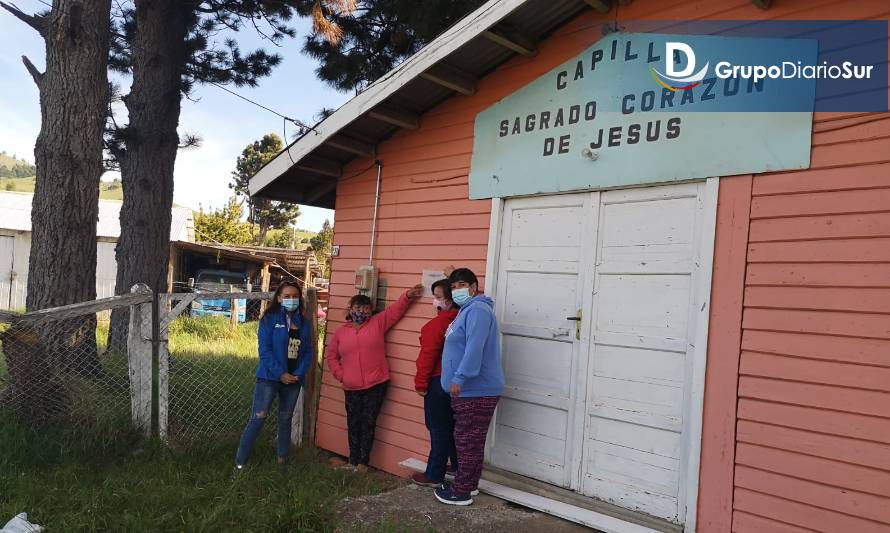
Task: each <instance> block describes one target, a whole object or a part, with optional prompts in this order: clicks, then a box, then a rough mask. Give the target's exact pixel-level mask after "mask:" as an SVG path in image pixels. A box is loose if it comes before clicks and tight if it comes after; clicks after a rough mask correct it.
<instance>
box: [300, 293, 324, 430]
mask: <svg viewBox="0 0 890 533" xmlns="http://www.w3.org/2000/svg"><path fill="white" fill-rule="evenodd" d="M303 298H304V300H305V303H306V314H307V315H308V316H307V318H308V319H309V322H310V323H311V324H312V348H313V352H315V351H316V350H318V291H316V290H315V288H313V287H309V284H308V283H306V284H305V285H304V289H303ZM319 351H320V350H319ZM321 360H322V358H321V354H320V353H317V354H316V357H315V360H314V361H312V364H311V365H309V371H308V372H306V383H305V385H304V389H305V390H304V394H303V396H304V398H305V402H304V408H303V442H304V443H306V444H307V445H308V446H311V447H314V446H315V422H316V420H317V418H318V399H319V394H320V392H321V370H320V368H319V361H321Z"/></svg>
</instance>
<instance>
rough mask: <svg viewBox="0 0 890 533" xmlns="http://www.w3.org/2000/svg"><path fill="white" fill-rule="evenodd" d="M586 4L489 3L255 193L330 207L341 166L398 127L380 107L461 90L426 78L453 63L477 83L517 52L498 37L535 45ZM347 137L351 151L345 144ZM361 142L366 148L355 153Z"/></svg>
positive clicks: (562, 0)
mask: <svg viewBox="0 0 890 533" xmlns="http://www.w3.org/2000/svg"><path fill="white" fill-rule="evenodd" d="M607 4H608V2H607V3H606V5H607ZM586 9H590V5H589V4H588V3H587V2H585V1H584V0H491V1H489V2H487V3H485V4H484V5H482V6H481V7H480V8H479V9H477V10H476V11H474V12H472V13H470V14H469V15H467V16H466V17H465V18H464V19H462V20H461V21H459V22H458V23H457V24H455V25H454V26H452V27H451V28H449V29H447V30H446V31H445V32H444V33H442V35H440V36H439V37H437V38H436V39H434V40H433V41H432V42H430V43H429V44H428V45H427V46H425V47H424V48H423V49H422V50H420V51H419V52H417V53H416V54H414V55H413V56H411V57H410V58H408V59H407V60H405V61H404V62H403V63H402V64H401V65H399V66H398V67H396V68H395V69H393V70H391V71H390V72H388V73H387V74H386V75H384V76H383V77H381V78H380V79H379V80H377V81H376V82H374V83H373V84H371V85H370V86H369V87H368V88H367V89H365V90H364V91H363V92H361V93H360V94H358V95H357V96H356V97H354V98H353V99H352V100H350V101H349V102H347V103H346V104H344V105H343V106H342V107H340V109H338V110H337V111H335V112H334V113H333V114H331V115H330V116H329V117H327V118H326V119H325V120H323V121H322V122H320V123H319V124H317V125H316V127H315V128H314V130H312V131H310V132H308V133H307V134H306V135H304V136H303V137H301V138H299V139H297V140H296V141H295V142H293V143H292V144H291V145H289V146H288V147H287V149H286V150H285V151H283V152H282V153H281V154H279V155H278V156H277V157H276V158H274V159H273V160H272V161H270V162H269V163H268V164H267V165H266V166H264V167H263V168H262V169H260V171H259V172H258V173H257V174H256V175H255V176H254V177H253V178H251V180H250V191H251V194H253V195H255V196H258V197H262V198H270V199H273V200H286V201H292V202H298V203H301V204H305V205H313V206H317V207H326V208H329V209H333V208H334V199H335V195H336V188H335V185H336V181H337V180H338V179H339V176H341V175H342V167H343V165H345V164H346V163H348V162H349V161H351V160H353V159H355V158H356V157H361V155H360V153H363V152H372V151H373V147H374V146H376V144H378V143H380V142H381V141H383V140H385V139H387V138H389V137H390V136H391V135H392V134H393V133H394V132H396V131H397V130H398V129H399V128H400V126H398V125H395V123H393V121H392V120H390V121H385V120H383V119H381V118H380V113H381V112H382V111H386V110H389V111H393V110H394V111H396V112H397V113H399V112H401V113H405V112H408V113H413V114H414V115H416V116H420V115H422V114H423V113H425V112H426V111H428V110H430V109H432V108H433V107H435V106H436V105H438V104H439V103H441V102H443V101H444V100H447V99H448V98H450V97H451V96H452V95H454V94H455V93H456V91H455V90H453V89H450V88H448V87H446V86H445V84H443V83H442V82H441V81H431V80H430V79H429V77H430V76H431V75H432V73H433V71H434V70H435V69H439V70H441V69H443V68H444V67H448V68H449V70H450V74H451V76H449V77H450V78H451V79H452V80H453V79H454V77H453V76H454V74H455V71H456V73H457V79H458V80H460V79H463V80H465V81H466V80H467V79H468V78H469V80H470V81H472V80H473V79H476V80H478V79H480V78H482V77H483V76H485V75H486V74H488V73H489V72H491V71H492V70H494V69H495V68H497V67H498V66H499V65H501V64H503V63H504V62H505V61H507V60H509V59H510V58H511V57H513V56H514V55H516V53H517V52H515V51H514V49H513V48H508V47H506V46H504V45H503V44H498V42H495V41H497V40H501V42H503V40H502V39H496V38H493V37H492V35H493V34H498V35H500V36H501V37H503V36H507V37H509V40H512V41H513V42H514V43H519V44H520V47H523V46H525V47H527V46H532V47H534V43H536V42H538V41H540V40H541V39H543V38H545V37H547V36H548V35H549V34H550V33H552V32H553V31H555V30H556V29H558V28H559V27H560V26H562V25H563V24H565V23H566V22H568V21H569V20H571V19H572V18H574V17H575V16H577V15H578V14H579V13H581V12H582V11H584V10H586ZM514 48H515V46H514ZM433 77H436V76H435V75H433ZM451 86H453V85H451ZM402 118H404V117H402ZM398 122H399V121H398V120H397V121H396V123H398ZM344 139H345V140H346V141H347V143H351V146H350V148H352V149H344V148H343V142H342V141H343V140H344ZM356 141H358V142H356ZM356 146H359V147H366V148H367V149H368V150H359V152H356V151H355V149H354V148H355V147H356ZM370 155H371V154H370V153H367V154H364V156H365V157H368V156H370Z"/></svg>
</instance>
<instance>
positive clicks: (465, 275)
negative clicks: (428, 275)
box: [448, 268, 479, 287]
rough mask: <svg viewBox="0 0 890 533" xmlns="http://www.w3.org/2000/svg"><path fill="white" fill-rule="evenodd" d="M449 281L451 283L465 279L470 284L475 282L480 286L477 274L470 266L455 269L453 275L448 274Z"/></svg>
mask: <svg viewBox="0 0 890 533" xmlns="http://www.w3.org/2000/svg"><path fill="white" fill-rule="evenodd" d="M448 281H449V283H457V282H459V281H463V282H465V283H468V284H470V285H472V284H474V283H475V284H476V286H477V287H478V286H479V280H478V279H476V274H473V271H472V270H470V269H469V268H457V269H455V270H454V272H452V273H451V275H450V276H448Z"/></svg>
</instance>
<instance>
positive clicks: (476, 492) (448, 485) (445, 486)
mask: <svg viewBox="0 0 890 533" xmlns="http://www.w3.org/2000/svg"><path fill="white" fill-rule="evenodd" d="M439 488H440V489H442V490H447V489H449V488H451V482H450V481H443V482H442V484H440V485H439ZM470 496H479V489H475V490H472V491H470Z"/></svg>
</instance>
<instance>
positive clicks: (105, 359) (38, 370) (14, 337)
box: [0, 294, 151, 431]
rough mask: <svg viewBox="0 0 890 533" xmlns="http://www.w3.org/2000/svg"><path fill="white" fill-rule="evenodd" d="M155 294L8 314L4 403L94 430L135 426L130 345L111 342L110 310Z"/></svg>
mask: <svg viewBox="0 0 890 533" xmlns="http://www.w3.org/2000/svg"><path fill="white" fill-rule="evenodd" d="M150 300H151V294H136V295H127V296H123V297H115V298H108V299H104V300H97V301H95V302H88V303H84V304H76V305H70V306H65V307H60V308H55V309H47V310H43V311H38V312H34V313H25V314H19V313H10V312H3V313H2V314H0V410H2V411H3V412H4V413H10V414H13V415H16V416H18V417H19V418H20V419H22V420H25V421H27V422H28V423H30V424H32V425H35V426H38V425H41V424H64V425H67V426H73V427H77V428H79V429H81V430H86V431H97V430H109V429H110V430H114V429H121V428H132V427H133V426H132V424H131V420H132V419H133V406H134V403H133V398H134V392H135V391H134V390H132V387H131V375H130V372H131V364H130V361H129V360H128V353H127V350H123V351H122V352H114V351H110V350H107V349H106V341H107V338H108V328H109V322H108V318H109V311H110V310H111V309H114V308H116V307H128V306H130V305H133V304H138V303H142V302H145V301H150Z"/></svg>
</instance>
